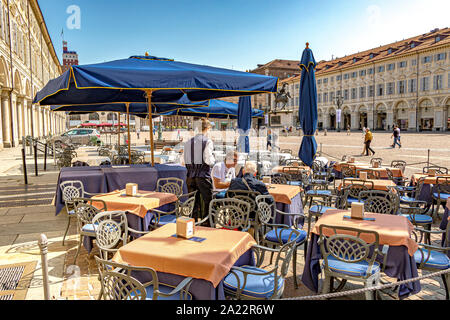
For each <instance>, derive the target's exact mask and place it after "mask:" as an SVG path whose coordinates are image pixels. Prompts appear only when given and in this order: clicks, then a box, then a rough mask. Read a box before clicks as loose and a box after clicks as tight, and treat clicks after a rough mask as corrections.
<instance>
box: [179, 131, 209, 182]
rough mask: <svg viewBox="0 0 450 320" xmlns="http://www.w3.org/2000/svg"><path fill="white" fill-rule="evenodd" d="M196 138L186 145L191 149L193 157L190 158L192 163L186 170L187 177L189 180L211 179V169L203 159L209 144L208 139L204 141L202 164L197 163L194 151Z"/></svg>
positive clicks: (187, 165)
mask: <svg viewBox="0 0 450 320" xmlns="http://www.w3.org/2000/svg"><path fill="white" fill-rule="evenodd" d="M194 139H195V137H194V138H192V139H191V140H189V142H188V143H187V144H186V147H187V148H190V150H191V154H190V155H191V157H190V163H189V164H188V163H186V164H185V165H186V169H187V177H188V178H211V167H210V166H209V165H208V164H206V163H205V159H204V157H203V154H204V151H205V148H206V143H207V142H208V140H207V139H202V140H201V142H202V163H195V161H194V160H195V158H194V155H195V150H194V145H195V144H194Z"/></svg>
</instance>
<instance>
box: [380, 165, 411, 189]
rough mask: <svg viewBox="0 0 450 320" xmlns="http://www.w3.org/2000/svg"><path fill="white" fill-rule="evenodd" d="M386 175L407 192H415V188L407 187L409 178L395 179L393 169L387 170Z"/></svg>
mask: <svg viewBox="0 0 450 320" xmlns="http://www.w3.org/2000/svg"><path fill="white" fill-rule="evenodd" d="M385 170H386V175H387V176H388V179H389V180H391V181H392V182H394V183H395V184H396V185H398V186H403V187H404V188H405V190H409V191H413V190H414V187H407V186H406V184H407V183H408V180H409V179H408V178H406V177H394V173H393V172H392V170H391V169H389V168H385Z"/></svg>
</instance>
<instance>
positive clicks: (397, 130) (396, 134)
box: [391, 125, 402, 149]
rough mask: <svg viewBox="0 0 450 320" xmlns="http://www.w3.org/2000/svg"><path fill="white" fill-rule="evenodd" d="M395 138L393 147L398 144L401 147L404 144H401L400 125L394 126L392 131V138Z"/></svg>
mask: <svg viewBox="0 0 450 320" xmlns="http://www.w3.org/2000/svg"><path fill="white" fill-rule="evenodd" d="M392 137H393V138H394V143H393V144H392V148H394V149H395V146H396V145H398V148H399V149H400V148H401V147H402V145H401V144H400V128H399V127H398V126H396V125H395V126H394V131H393V133H392V136H391V138H392Z"/></svg>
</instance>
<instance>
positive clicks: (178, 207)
mask: <svg viewBox="0 0 450 320" xmlns="http://www.w3.org/2000/svg"><path fill="white" fill-rule="evenodd" d="M196 194H197V191H193V192H190V193H187V194H182V195H181V196H179V197H178V200H177V201H176V202H175V208H174V209H173V210H170V211H162V210H159V209H151V210H150V212H151V213H152V215H153V217H152V219H151V221H150V224H149V227H150V229H153V230H155V229H157V228H159V227H162V226H165V225H166V224H168V223H176V222H177V218H179V217H181V216H183V217H192V213H193V210H194V204H195V196H196Z"/></svg>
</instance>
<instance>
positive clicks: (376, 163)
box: [372, 161, 380, 168]
mask: <svg viewBox="0 0 450 320" xmlns="http://www.w3.org/2000/svg"><path fill="white" fill-rule="evenodd" d="M379 167H380V163H379V162H378V161H375V162H374V163H373V165H372V168H379Z"/></svg>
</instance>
